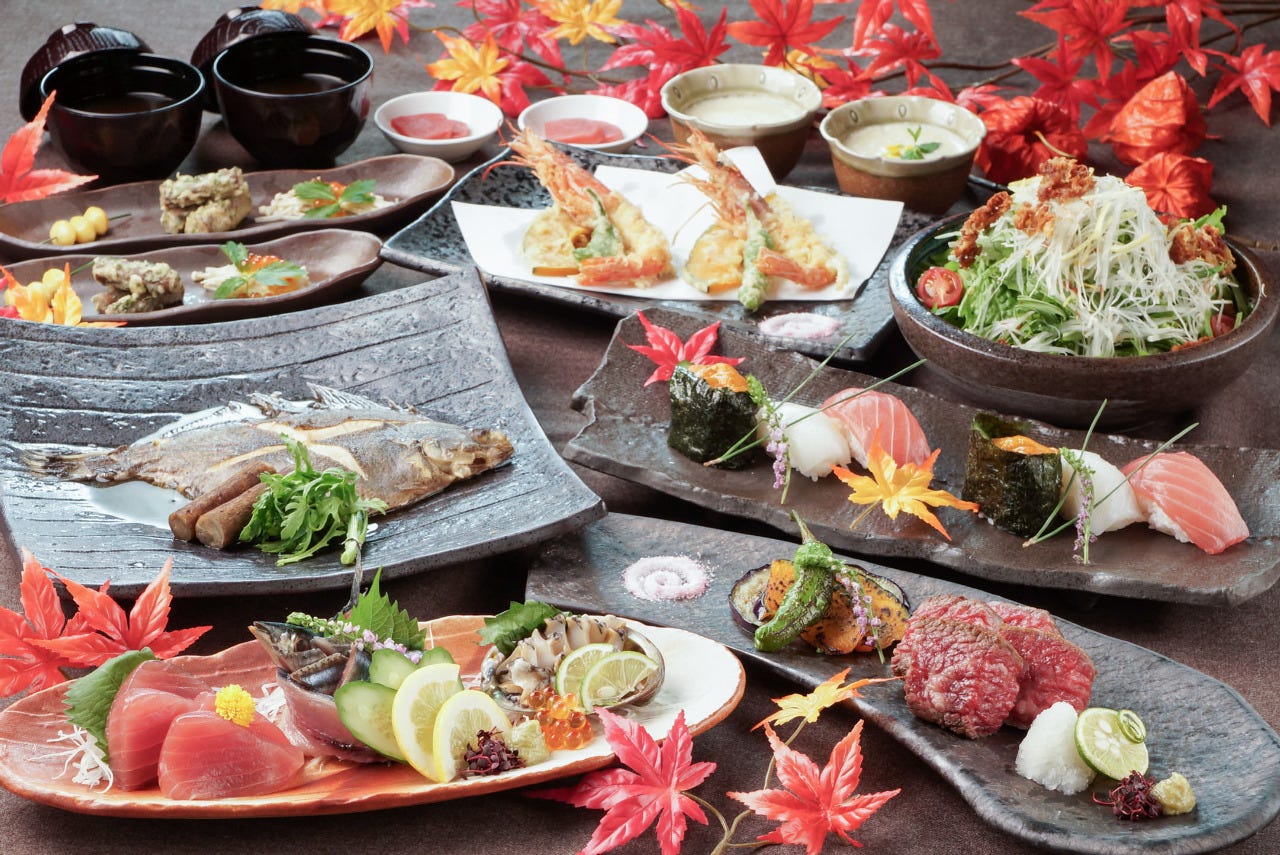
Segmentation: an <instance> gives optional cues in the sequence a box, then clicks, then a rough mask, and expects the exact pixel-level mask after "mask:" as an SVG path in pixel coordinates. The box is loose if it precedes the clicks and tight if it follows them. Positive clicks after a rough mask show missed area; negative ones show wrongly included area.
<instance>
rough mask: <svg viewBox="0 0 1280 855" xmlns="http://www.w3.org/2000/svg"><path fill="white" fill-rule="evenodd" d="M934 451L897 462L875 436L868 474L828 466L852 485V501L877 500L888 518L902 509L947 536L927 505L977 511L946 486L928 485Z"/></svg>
mask: <svg viewBox="0 0 1280 855" xmlns="http://www.w3.org/2000/svg"><path fill="white" fill-rule="evenodd" d="M938 454H939V451H938V450H935V451H934V452H933V454H930V455H929V459H928V460H926V461H925V462H924V463H921V464H918V465H917V464H914V463H904V464H902V465H901V466H899V465H898V464H897V463H896V462H895V461H894V459H893V458H892V457H890V456H889V454H888V452H886V451H885V450H884V449H883V448H882V447H881V446H880V443H879V441H878V440H877V441H875V442H873V443H872V446H871V452H870V454H868V455H867V470H868V471H869V472H871V476H870V477H868V476H866V475H855V474H853V473H852V472H850V471H849V470H848V469H845V468H844V467H843V466H832V467H831V470H832V471H833V472H835V473H836V477H837V478H839V479H840V480H841V481H843V482H844V483H845V484H847V485H848V486H850V487H852V488H853V493H852V495H850V496H849V501H851V502H853V503H854V504H856V505H876V504H878V505H880V507H881V509H882V510H883V511H884V512H885V514H886V515H888V517H889V519H891V520H896V519H897V518H898V513H899V512H900V511H906V512H907V513H909V514H911V515H912V516H915V517H919V518H920V519H922V520H924V521H925V522H926V523H928V524H929V525H931V526H933V528H935V529H937V530H938V531H939V532H941V533H942V536H943V537H945V538H946V539H947V540H950V539H951V535H949V534H947V530H946V529H945V528H943V527H942V523H941V522H939V521H938V518H937V517H936V516H934V515H933V512H932V511H930V510H929V506H933V507H935V508H938V507H943V506H945V507H949V508H959V509H960V510H963V511H977V510H978V506H977V505H975V504H974V503H973V502H966V501H964V500H963V499H959V498H956V497H955V496H953V495H951V494H950V493H948V492H947V491H946V490H933V489H930V487H929V483H930V482H931V481H933V464H934V462H935V461H936V460H937V459H938ZM868 510H870V508H868Z"/></svg>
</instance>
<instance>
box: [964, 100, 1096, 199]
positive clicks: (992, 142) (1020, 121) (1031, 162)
mask: <svg viewBox="0 0 1280 855" xmlns="http://www.w3.org/2000/svg"><path fill="white" fill-rule="evenodd" d="M981 118H982V122H983V124H985V125H986V126H987V136H986V137H985V138H984V139H983V141H982V145H981V146H979V148H978V154H977V155H976V157H975V158H974V160H975V162H976V163H977V164H978V165H979V166H981V167H982V169H983V170H984V171H985V172H986V173H987V177H988V178H990V179H991V180H992V181H997V182H999V183H1001V184H1007V183H1009V182H1010V181H1016V180H1017V179H1019V178H1026V177H1028V176H1030V175H1034V174H1035V172H1036V170H1037V169H1038V168H1039V167H1040V164H1042V163H1044V162H1045V161H1046V160H1049V159H1050V158H1053V157H1057V156H1058V154H1059V153H1064V154H1068V155H1070V156H1071V157H1074V158H1076V159H1081V158H1083V157H1084V156H1085V155H1086V154H1087V153H1088V151H1089V143H1088V142H1087V141H1086V140H1085V138H1084V134H1083V133H1081V132H1080V129H1079V128H1078V127H1076V123H1075V122H1074V121H1072V119H1071V117H1070V116H1069V115H1067V111H1066V110H1063V109H1062V108H1061V107H1059V106H1058V105H1057V104H1052V103H1050V102H1048V101H1042V100H1040V99H1039V98H1032V97H1030V96H1027V95H1019V96H1018V97H1016V98H1013V99H1011V100H1008V101H1003V102H1001V103H1000V104H997V105H995V106H993V107H990V108H989V109H987V110H986V111H985V112H983V113H982V116H981Z"/></svg>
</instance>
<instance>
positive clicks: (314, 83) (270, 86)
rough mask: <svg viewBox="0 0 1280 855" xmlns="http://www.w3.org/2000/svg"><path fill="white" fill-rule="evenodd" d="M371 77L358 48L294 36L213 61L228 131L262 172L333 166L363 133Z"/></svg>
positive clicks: (253, 43) (238, 48) (264, 40)
mask: <svg viewBox="0 0 1280 855" xmlns="http://www.w3.org/2000/svg"><path fill="white" fill-rule="evenodd" d="M372 76H373V57H371V56H370V55H369V52H368V51H366V50H365V49H364V48H362V47H359V46H358V45H354V44H351V43H350V42H343V41H338V40H337V39H330V38H326V37H324V36H303V37H298V35H297V34H296V33H279V34H267V35H262V36H259V37H258V38H255V39H251V40H248V41H242V42H239V43H236V44H233V45H231V46H230V47H228V48H227V49H226V50H224V51H223V52H222V53H220V54H218V56H217V57H216V58H215V59H214V61H213V80H214V88H215V89H216V90H217V94H218V105H219V107H220V108H221V110H222V118H223V121H224V122H225V123H226V126H227V130H228V131H229V132H230V133H231V136H233V137H234V138H235V140H236V142H238V143H240V145H242V146H244V148H245V150H246V151H248V152H249V154H251V155H252V156H253V157H254V158H255V159H256V160H257V161H258V162H259V163H262V164H264V165H268V166H292V167H303V168H309V167H326V166H331V165H333V162H334V158H336V157H337V156H338V155H339V154H341V153H342V152H344V151H346V149H347V148H348V147H349V146H350V145H351V143H353V142H354V141H355V138H356V136H357V135H359V133H360V129H361V128H362V127H364V122H365V119H366V118H367V117H368V115H369V86H370V82H371V79H372Z"/></svg>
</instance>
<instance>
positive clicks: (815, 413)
mask: <svg viewBox="0 0 1280 855" xmlns="http://www.w3.org/2000/svg"><path fill="white" fill-rule="evenodd" d="M775 406H776V409H777V412H778V416H779V418H780V419H781V422H782V434H783V436H784V438H785V439H786V442H787V457H788V458H789V459H790V461H791V468H792V469H794V470H796V471H797V472H799V473H800V474H801V475H807V476H809V477H810V478H813V479H814V480H817V479H818V478H821V477H822V476H824V475H830V474H831V467H832V466H848V465H849V461H850V460H852V459H853V456H852V454H851V453H850V451H849V440H848V438H847V437H846V435H845V432H844V430H843V429H842V428H841V427H840V426H839V425H838V424H836V422H834V421H832V420H831V418H830V417H828V416H827V415H826V414H825V413H822V412H820V411H819V410H818V409H816V408H815V407H806V406H804V405H803V404H792V403H784V404H777V405H775ZM764 415H765V413H764V412H763V411H762V412H761V413H760V414H759V418H760V421H759V424H758V427H757V429H756V430H757V435H758V436H759V437H760V438H761V439H766V438H767V437H768V436H769V425H768V423H767V421H766V420H765V418H764Z"/></svg>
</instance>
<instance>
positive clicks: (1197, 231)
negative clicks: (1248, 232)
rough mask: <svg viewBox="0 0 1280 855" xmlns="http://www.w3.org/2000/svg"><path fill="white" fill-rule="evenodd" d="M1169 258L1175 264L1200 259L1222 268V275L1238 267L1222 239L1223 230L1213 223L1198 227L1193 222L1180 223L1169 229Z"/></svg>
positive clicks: (1228, 273)
mask: <svg viewBox="0 0 1280 855" xmlns="http://www.w3.org/2000/svg"><path fill="white" fill-rule="evenodd" d="M1169 258H1170V259H1172V260H1173V263H1174V264H1186V263H1187V262H1188V261H1193V260H1195V259H1200V260H1201V261H1205V262H1207V263H1209V264H1211V265H1213V266H1214V267H1220V268H1222V275H1223V276H1227V275H1230V273H1231V271H1233V270H1235V269H1236V260H1235V257H1234V256H1233V255H1232V254H1231V250H1230V249H1228V248H1227V244H1226V242H1225V241H1224V240H1223V239H1222V232H1221V231H1219V230H1218V228H1217V227H1216V226H1214V225H1213V224H1212V223H1205V224H1204V225H1203V226H1200V227H1199V228H1196V225H1195V223H1193V222H1190V221H1188V222H1184V223H1179V224H1178V225H1177V226H1175V227H1173V228H1172V229H1170V230H1169Z"/></svg>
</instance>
